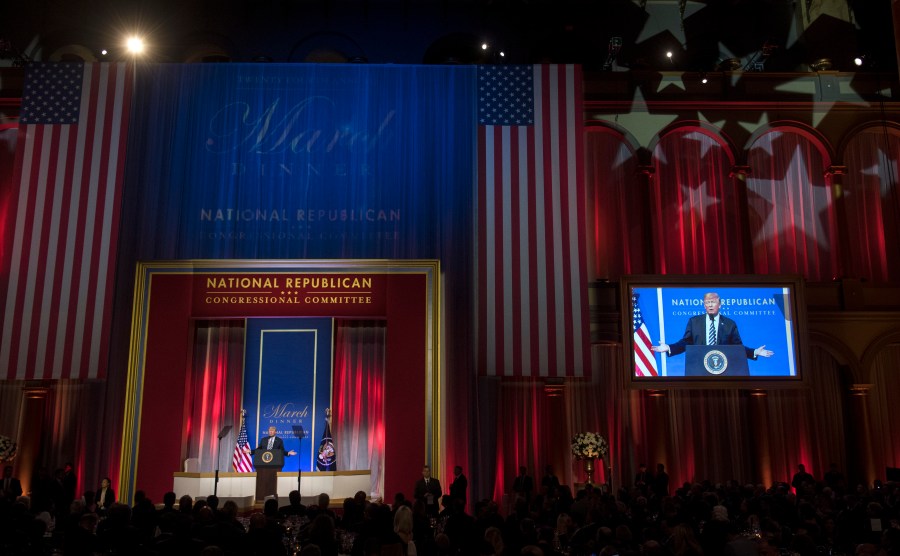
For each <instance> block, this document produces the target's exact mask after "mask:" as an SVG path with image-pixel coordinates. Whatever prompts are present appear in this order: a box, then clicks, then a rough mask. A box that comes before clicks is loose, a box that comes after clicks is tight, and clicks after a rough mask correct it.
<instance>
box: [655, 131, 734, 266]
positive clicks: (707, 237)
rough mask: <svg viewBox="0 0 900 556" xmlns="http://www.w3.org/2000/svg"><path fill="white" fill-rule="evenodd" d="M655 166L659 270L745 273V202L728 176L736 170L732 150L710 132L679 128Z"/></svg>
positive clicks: (664, 142)
mask: <svg viewBox="0 0 900 556" xmlns="http://www.w3.org/2000/svg"><path fill="white" fill-rule="evenodd" d="M653 162H654V166H655V172H654V179H653V186H652V191H653V195H651V207H652V217H651V223H652V226H653V227H654V231H655V240H656V241H655V245H654V248H655V255H656V261H655V262H656V270H657V271H659V272H661V273H663V274H708V273H713V274H729V273H742V272H746V270H747V269H745V268H744V263H743V261H744V254H743V248H742V246H743V243H744V242H743V240H742V238H743V230H742V229H741V222H742V219H741V217H740V215H741V210H740V203H741V199H740V197H739V195H738V192H737V190H736V188H735V187H734V184H733V182H732V179H731V178H730V177H729V174H730V172H731V169H732V167H733V166H734V159H733V155H732V154H731V152H730V150H729V149H728V148H727V147H726V146H725V145H724V143H723V142H722V141H721V140H720V139H719V138H717V137H714V136H712V135H710V134H708V133H706V132H705V131H701V130H699V129H679V130H676V131H674V132H672V133H669V134H667V135H665V136H664V137H662V138H661V139H660V141H659V144H658V145H657V146H656V148H655V149H654V151H653Z"/></svg>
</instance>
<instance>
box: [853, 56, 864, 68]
mask: <svg viewBox="0 0 900 556" xmlns="http://www.w3.org/2000/svg"><path fill="white" fill-rule="evenodd" d="M864 61H865V60H863V57H862V56H857V57H856V58H854V59H853V63H854V64H856V65H857V66H861V65H863V62H864Z"/></svg>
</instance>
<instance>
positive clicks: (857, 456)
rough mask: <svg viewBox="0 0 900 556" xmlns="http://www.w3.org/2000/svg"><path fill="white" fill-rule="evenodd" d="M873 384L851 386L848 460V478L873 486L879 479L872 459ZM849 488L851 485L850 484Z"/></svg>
mask: <svg viewBox="0 0 900 556" xmlns="http://www.w3.org/2000/svg"><path fill="white" fill-rule="evenodd" d="M872 387H873V385H872V384H854V385H852V386H850V404H849V405H850V407H849V410H850V424H851V427H849V428H848V431H847V432H848V434H847V451H848V455H849V456H850V458H849V460H848V465H849V466H850V469H848V470H847V471H848V473H847V477H848V478H849V477H854V478H856V479H858V480H864V481H866V484H868V485H871V484H872V483H873V482H874V481H875V479H877V478H878V472H877V471H876V470H875V461H874V460H873V458H872V433H871V432H870V431H869V426H870V420H869V392H871V390H872ZM847 486H848V488H851V489H852V487H851V485H850V484H849V483H848V485H847Z"/></svg>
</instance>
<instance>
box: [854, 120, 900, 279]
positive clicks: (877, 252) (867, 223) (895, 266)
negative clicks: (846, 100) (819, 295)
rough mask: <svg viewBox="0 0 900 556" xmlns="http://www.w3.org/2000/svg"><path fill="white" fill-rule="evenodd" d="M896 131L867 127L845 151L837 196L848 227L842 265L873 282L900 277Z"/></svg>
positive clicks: (899, 148) (898, 138)
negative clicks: (841, 187) (841, 190)
mask: <svg viewBox="0 0 900 556" xmlns="http://www.w3.org/2000/svg"><path fill="white" fill-rule="evenodd" d="M898 153H900V131H897V130H896V129H894V128H887V127H878V128H868V129H866V130H864V131H863V132H861V133H859V134H858V135H856V136H855V137H854V138H853V139H851V140H850V141H849V143H848V144H847V147H846V150H845V151H844V163H845V164H846V165H847V175H846V176H845V177H844V194H843V195H842V196H841V199H842V202H843V205H844V209H845V215H846V228H847V242H848V243H847V245H852V246H853V249H847V253H846V257H847V258H846V268H847V271H848V273H849V275H850V276H853V277H858V278H863V279H865V280H869V281H871V282H874V283H886V282H890V281H895V282H896V281H897V280H900V244H898V242H897V241H896V238H898V237H900V190H898V187H897V183H898V181H897V180H898V175H900V168H898V163H897V158H898V156H900V155H898Z"/></svg>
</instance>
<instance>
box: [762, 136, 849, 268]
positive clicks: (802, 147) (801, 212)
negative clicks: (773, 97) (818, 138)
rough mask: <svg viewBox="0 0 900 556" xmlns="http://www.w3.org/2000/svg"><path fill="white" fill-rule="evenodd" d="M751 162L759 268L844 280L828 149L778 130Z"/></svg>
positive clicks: (806, 137) (768, 138)
mask: <svg viewBox="0 0 900 556" xmlns="http://www.w3.org/2000/svg"><path fill="white" fill-rule="evenodd" d="M748 164H749V165H750V168H751V172H752V173H751V175H750V177H749V178H748V180H747V182H748V183H747V189H748V201H747V202H748V205H749V211H750V234H751V237H752V241H753V265H754V270H755V271H756V272H758V273H760V274H780V273H786V274H801V275H803V276H805V277H806V278H807V279H808V280H812V281H819V282H822V281H829V280H831V279H832V278H833V277H835V276H840V275H841V271H840V266H839V264H838V260H839V258H838V242H837V232H836V230H837V225H836V218H835V207H834V203H832V198H833V197H832V190H831V185H830V183H828V181H827V180H826V178H825V170H826V169H827V168H828V166H829V165H830V161H829V160H827V158H826V155H825V152H824V148H823V147H822V146H821V145H819V144H817V143H816V142H814V141H813V140H812V139H810V138H809V137H808V136H807V135H806V134H803V133H799V132H795V131H790V130H773V131H770V132H768V133H766V134H764V135H762V136H761V137H760V138H758V139H757V140H756V142H755V143H754V144H753V146H752V147H751V149H750V153H749V156H748Z"/></svg>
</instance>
